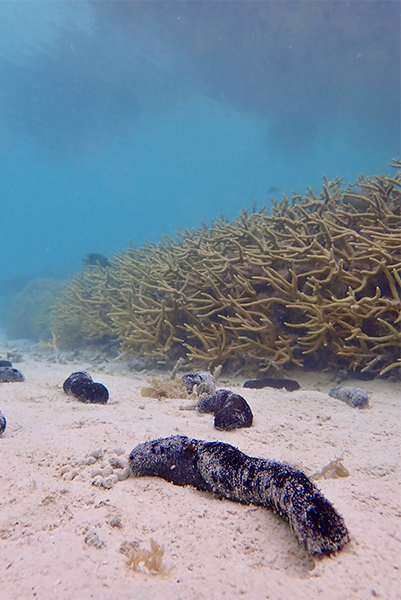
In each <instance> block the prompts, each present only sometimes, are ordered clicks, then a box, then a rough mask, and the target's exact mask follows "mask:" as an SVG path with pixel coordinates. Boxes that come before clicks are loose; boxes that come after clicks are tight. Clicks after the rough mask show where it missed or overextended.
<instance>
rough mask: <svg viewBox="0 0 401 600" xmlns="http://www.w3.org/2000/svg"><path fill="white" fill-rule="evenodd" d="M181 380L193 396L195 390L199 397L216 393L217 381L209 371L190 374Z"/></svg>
mask: <svg viewBox="0 0 401 600" xmlns="http://www.w3.org/2000/svg"><path fill="white" fill-rule="evenodd" d="M181 380H182V383H183V384H184V387H185V389H186V390H187V392H188V394H192V392H193V391H194V389H195V390H196V393H197V395H198V396H200V395H201V394H213V392H215V391H216V380H215V378H214V377H213V375H212V374H211V373H209V372H208V371H197V372H196V373H188V375H184V376H183V377H181ZM195 386H196V387H195Z"/></svg>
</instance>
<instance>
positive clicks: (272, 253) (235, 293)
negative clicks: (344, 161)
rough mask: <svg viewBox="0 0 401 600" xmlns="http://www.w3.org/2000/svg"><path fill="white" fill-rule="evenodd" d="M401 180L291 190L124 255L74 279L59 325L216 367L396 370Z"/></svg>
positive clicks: (83, 337) (64, 336) (134, 349)
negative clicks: (262, 205) (264, 204)
mask: <svg viewBox="0 0 401 600" xmlns="http://www.w3.org/2000/svg"><path fill="white" fill-rule="evenodd" d="M392 166H394V167H396V168H398V169H400V168H401V161H399V160H397V161H395V162H394V164H393V165H392ZM400 188H401V171H400V170H398V171H397V174H396V175H395V176H394V177H389V176H386V175H381V176H378V177H369V178H368V177H365V176H361V177H360V178H359V180H358V181H357V182H356V183H355V184H352V185H348V186H344V184H342V182H341V180H339V179H338V180H336V181H334V182H329V181H328V180H327V179H325V180H324V184H323V187H322V191H321V192H320V194H319V195H315V194H314V193H313V191H312V190H309V191H308V194H307V195H306V196H305V197H301V196H299V195H297V194H294V196H293V198H292V200H288V199H287V198H286V197H285V196H284V197H283V200H282V201H281V202H279V203H276V204H275V206H274V208H273V210H272V212H271V214H269V213H268V211H267V210H266V209H260V210H254V211H253V212H252V213H250V212H249V211H246V210H245V211H243V212H242V213H241V214H240V215H239V217H238V218H236V219H234V220H233V221H231V222H230V221H228V220H227V219H226V218H225V217H222V218H221V219H216V220H214V221H213V222H212V224H211V226H210V227H207V226H206V224H203V226H202V227H200V228H198V229H195V230H193V231H192V232H190V231H188V230H185V231H179V232H178V233H177V234H175V237H174V238H172V237H169V236H164V237H163V242H162V243H158V244H153V243H148V244H145V245H144V246H142V247H141V248H139V249H135V248H129V249H128V250H126V251H121V252H120V254H119V255H118V256H115V257H114V259H113V260H112V261H110V264H109V265H108V266H107V267H102V266H100V265H96V266H91V267H87V268H86V269H84V270H83V271H82V272H81V273H80V274H79V275H78V276H77V277H75V279H73V280H72V281H71V282H70V283H69V284H67V286H66V287H65V289H64V291H63V293H62V295H61V297H60V298H59V299H58V301H57V303H56V306H55V309H54V311H53V330H54V332H55V335H56V336H57V339H58V340H59V343H60V344H64V345H68V344H72V343H85V342H88V341H108V342H113V343H115V344H117V345H118V346H119V347H120V349H121V351H123V352H127V353H131V354H139V355H142V356H153V357H160V358H161V359H165V360H167V361H175V360H177V359H178V358H180V357H185V358H186V359H187V360H188V361H191V364H193V365H197V366H199V367H207V368H211V367H212V366H214V365H218V364H228V365H230V364H231V365H236V366H238V365H241V362H243V361H244V360H246V361H249V362H252V361H253V362H254V363H255V364H259V365H260V364H263V361H272V362H273V363H274V364H275V365H285V364H290V363H292V364H296V365H303V364H306V365H308V366H313V365H316V364H326V365H327V363H328V361H329V360H330V361H331V364H333V365H335V364H337V365H341V366H343V367H347V368H348V369H351V370H357V371H370V372H371V373H372V374H378V373H381V374H384V373H386V372H388V371H390V370H392V369H394V368H395V367H397V366H400V364H401V363H400V341H401V333H400V326H399V325H400V319H401V301H400V287H401V275H400V273H401V247H400V222H401V215H400V202H401V189H400Z"/></svg>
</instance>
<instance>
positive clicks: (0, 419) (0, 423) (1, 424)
mask: <svg viewBox="0 0 401 600" xmlns="http://www.w3.org/2000/svg"><path fill="white" fill-rule="evenodd" d="M6 425H7V421H6V418H5V416H4V415H3V413H2V412H1V410H0V434H2V433H3V432H4V431H5V429H6Z"/></svg>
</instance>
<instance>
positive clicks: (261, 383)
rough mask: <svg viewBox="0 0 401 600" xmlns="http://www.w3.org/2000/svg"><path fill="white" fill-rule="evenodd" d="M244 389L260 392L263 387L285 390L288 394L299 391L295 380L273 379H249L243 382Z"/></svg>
mask: <svg viewBox="0 0 401 600" xmlns="http://www.w3.org/2000/svg"><path fill="white" fill-rule="evenodd" d="M243 387H244V388H254V389H257V390H260V389H262V388H264V387H271V388H275V389H281V388H285V389H286V390H287V391H288V392H294V391H295V390H299V388H300V385H299V383H298V381H295V379H274V378H272V377H263V379H249V380H248V381H245V383H244V385H243Z"/></svg>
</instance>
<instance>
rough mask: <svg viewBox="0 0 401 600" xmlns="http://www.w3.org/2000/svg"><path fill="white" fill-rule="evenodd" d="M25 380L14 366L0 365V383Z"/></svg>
mask: <svg viewBox="0 0 401 600" xmlns="http://www.w3.org/2000/svg"><path fill="white" fill-rule="evenodd" d="M20 381H25V377H24V376H23V374H22V373H21V372H20V371H18V369H14V367H0V383H17V382H20Z"/></svg>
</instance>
